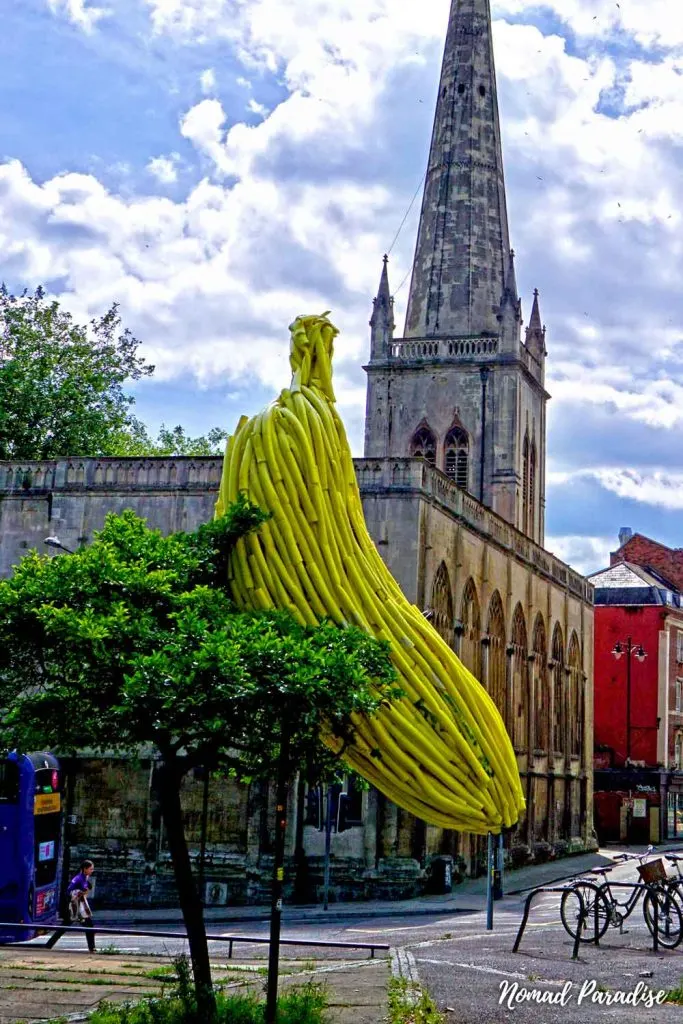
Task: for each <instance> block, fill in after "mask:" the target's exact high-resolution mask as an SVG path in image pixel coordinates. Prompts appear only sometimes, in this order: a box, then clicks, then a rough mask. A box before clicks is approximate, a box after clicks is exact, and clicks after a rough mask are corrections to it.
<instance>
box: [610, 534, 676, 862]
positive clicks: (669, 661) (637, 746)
mask: <svg viewBox="0 0 683 1024" xmlns="http://www.w3.org/2000/svg"><path fill="white" fill-rule="evenodd" d="M619 539H620V541H621V542H622V543H621V547H620V548H619V550H618V551H616V552H614V553H613V554H612V556H611V565H610V567H609V568H608V569H604V570H602V571H601V572H598V573H595V574H594V575H593V576H591V577H590V580H591V583H593V585H594V587H595V655H594V658H595V661H594V671H595V734H594V735H595V759H594V768H595V827H596V829H597V832H598V837H599V839H600V841H603V842H604V841H606V840H620V839H621V840H626V841H628V842H633V843H636V842H650V841H659V840H663V839H673V838H678V837H680V838H683V550H676V549H671V548H667V547H666V546H665V545H663V544H659V543H658V542H656V541H653V540H650V539H649V538H648V537H644V536H642V535H640V534H635V535H632V534H631V532H630V530H623V531H622V532H621V533H620V535H619Z"/></svg>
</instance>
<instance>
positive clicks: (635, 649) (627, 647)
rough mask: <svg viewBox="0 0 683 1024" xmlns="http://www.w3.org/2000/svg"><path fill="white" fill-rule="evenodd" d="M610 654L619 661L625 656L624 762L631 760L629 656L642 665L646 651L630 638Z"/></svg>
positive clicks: (619, 641)
mask: <svg viewBox="0 0 683 1024" xmlns="http://www.w3.org/2000/svg"><path fill="white" fill-rule="evenodd" d="M612 654H613V655H614V657H615V658H616V659H617V661H619V659H620V658H621V657H622V655H624V654H625V655H626V760H627V761H630V760H631V655H632V654H633V655H635V657H636V658H637V660H638V661H639V662H640V663H641V664H642V663H643V662H644V661H645V659H646V658H647V651H646V650H645V649H644V647H643V645H642V644H634V643H633V640H632V638H631V637H630V636H627V637H626V639H625V640H618V641H617V642H616V644H615V645H614V648H613V650H612Z"/></svg>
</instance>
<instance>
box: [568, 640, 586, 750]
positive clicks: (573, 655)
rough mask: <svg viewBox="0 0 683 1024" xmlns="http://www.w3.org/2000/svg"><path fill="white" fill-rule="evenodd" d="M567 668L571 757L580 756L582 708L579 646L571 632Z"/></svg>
mask: <svg viewBox="0 0 683 1024" xmlns="http://www.w3.org/2000/svg"><path fill="white" fill-rule="evenodd" d="M567 668H568V669H569V753H570V754H571V755H572V756H573V757H581V747H582V744H583V715H584V709H583V685H582V673H581V648H580V646H579V638H578V637H577V635H576V633H572V638H571V641H570V643H569V649H568V651H567Z"/></svg>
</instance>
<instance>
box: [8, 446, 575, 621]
mask: <svg viewBox="0 0 683 1024" xmlns="http://www.w3.org/2000/svg"><path fill="white" fill-rule="evenodd" d="M354 464H355V467H356V475H357V478H358V484H359V487H360V490H361V493H363V494H372V493H378V492H385V491H388V490H397V489H398V490H403V491H409V492H412V493H419V494H422V495H424V496H425V497H426V498H428V499H430V500H434V501H437V502H438V503H439V504H440V505H441V506H442V507H443V508H444V509H446V510H447V511H448V512H450V513H452V514H453V515H455V516H457V517H458V518H459V519H461V520H463V522H465V523H467V524H468V525H469V526H471V527H473V528H474V529H475V530H476V531H477V532H478V533H480V534H482V535H484V536H486V537H489V538H490V540H491V541H492V542H493V543H495V544H497V545H499V546H500V547H501V548H504V549H506V550H508V551H513V552H514V553H515V555H516V556H517V557H518V558H520V559H522V560H523V561H524V562H527V563H529V564H530V565H532V566H533V567H534V568H535V569H537V570H538V571H539V572H541V573H543V574H544V575H545V576H548V577H550V578H551V579H552V580H553V581H554V582H556V583H559V584H560V585H561V586H563V587H566V588H567V589H568V590H569V591H570V592H571V593H572V594H575V595H576V596H577V597H579V598H581V599H582V600H584V601H587V602H589V603H592V601H593V587H592V585H591V584H590V583H588V582H587V580H585V579H584V578H583V577H582V576H580V575H579V574H578V573H576V572H574V571H573V570H572V569H570V568H569V566H567V565H565V564H564V562H561V561H560V560H559V559H557V558H555V557H554V555H551V554H550V553H549V552H547V551H545V550H544V549H543V548H541V547H539V546H538V545H537V544H534V543H533V541H530V540H529V538H528V537H525V536H524V534H522V533H520V532H519V530H516V529H515V528H514V527H512V526H510V524H509V523H507V522H505V520H504V519H501V518H500V516H497V515H496V514H495V513H494V512H491V511H490V509H488V508H486V507H485V506H483V505H481V504H480V503H479V502H478V501H476V499H475V498H473V497H472V496H471V495H470V494H467V493H466V492H465V491H463V490H461V489H460V488H459V487H456V485H455V484H454V483H453V481H452V480H450V479H449V478H448V477H447V476H445V475H444V474H443V473H441V472H439V471H438V470H436V469H434V467H433V466H430V465H428V464H427V463H426V462H424V461H423V460H422V459H356V460H355V462H354ZM222 467H223V459H222V458H221V457H220V456H215V457H208V458H193V457H190V456H176V457H173V458H152V459H88V458H83V459H55V460H53V461H44V462H30V461H26V462H0V499H1V498H11V497H15V498H16V497H19V496H21V495H22V494H23V495H25V496H27V497H29V496H32V497H40V495H46V494H48V495H52V496H55V497H56V496H57V495H58V494H59V493H60V492H61V493H63V494H70V495H78V494H83V495H85V494H87V493H91V494H93V495H99V496H100V498H103V499H105V498H106V495H107V494H108V493H110V494H112V495H115V494H117V495H121V494H131V495H132V494H138V495H140V496H142V495H147V496H149V497H150V498H151V497H152V496H153V495H154V494H155V493H159V494H161V493H165V494H169V492H170V493H173V492H177V493H183V492H193V493H204V494H213V493H215V492H216V491H217V490H218V486H219V484H220V479H221V472H222ZM153 518H154V517H152V519H153ZM191 525H192V524H191V523H188V524H187V527H186V528H191Z"/></svg>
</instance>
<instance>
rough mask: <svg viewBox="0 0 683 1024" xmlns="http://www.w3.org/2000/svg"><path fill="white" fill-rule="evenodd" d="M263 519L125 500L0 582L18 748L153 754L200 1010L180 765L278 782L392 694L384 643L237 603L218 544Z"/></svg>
mask: <svg viewBox="0 0 683 1024" xmlns="http://www.w3.org/2000/svg"><path fill="white" fill-rule="evenodd" d="M263 519H264V516H263V514H262V513H261V512H260V511H259V510H258V509H255V508H254V507H253V506H250V505H249V504H248V503H247V502H246V501H241V502H239V503H237V504H236V505H234V506H233V507H232V508H231V509H230V510H229V512H228V514H227V515H226V516H224V517H223V518H222V519H221V520H218V521H216V522H213V523H210V524H208V525H206V526H202V527H201V528H200V529H199V530H198V531H196V532H195V533H192V534H174V535H172V536H170V537H163V536H162V535H161V534H160V533H159V532H158V531H155V530H150V529H148V528H147V526H146V525H145V523H144V521H143V520H141V519H139V518H138V517H136V516H135V515H134V514H133V513H132V512H130V511H128V512H124V513H123V514H121V515H119V516H115V515H110V516H108V518H107V520H106V523H105V526H104V529H103V530H102V531H101V532H100V533H99V534H98V535H97V536H96V539H95V541H94V543H93V544H92V545H91V546H90V547H89V548H85V549H82V550H79V551H78V552H77V553H75V554H72V555H68V556H58V557H53V558H50V557H49V556H46V555H39V554H37V553H36V552H31V553H29V554H28V555H27V556H26V557H25V558H24V559H23V560H22V561H21V563H20V564H19V565H18V566H17V568H16V570H15V573H14V575H13V576H12V577H11V578H10V579H7V580H3V581H0V707H5V709H6V710H5V712H4V713H3V725H4V732H5V733H6V735H7V738H8V739H9V742H11V743H12V744H13V745H16V746H18V747H19V748H20V749H24V750H27V749H40V748H48V749H55V750H59V751H63V752H66V751H69V752H71V751H77V750H78V749H82V748H84V747H91V748H94V749H95V750H103V749H109V750H111V749H114V750H120V751H122V752H131V751H135V750H137V749H139V748H140V746H141V745H143V744H152V745H153V746H154V747H155V748H156V750H157V751H158V753H159V755H160V759H161V771H160V792H159V796H160V802H161V808H162V814H163V817H164V822H165V825H166V831H167V836H168V843H169V849H170V853H171V856H172V860H173V866H174V871H175V878H176V883H177V888H178V894H179V899H180V904H181V908H182V911H183V916H184V920H185V925H186V928H187V933H188V941H189V946H190V955H191V958H192V964H193V970H194V976H195V984H196V986H197V998H198V1001H199V1003H200V1011H201V1013H200V1019H201V1020H202V1021H204V1020H205V1021H210V1020H211V1018H212V1015H213V1007H214V1001H213V995H212V990H211V974H210V967H209V957H208V948H207V941H206V932H205V928H204V919H203V913H202V908H201V904H200V903H199V901H198V899H197V892H196V888H195V884H194V880H193V876H192V867H191V863H190V858H189V854H188V849H187V844H186V840H185V834H184V831H183V819H182V813H181V804H180V783H181V780H182V777H183V775H184V774H185V773H186V772H187V771H188V770H190V769H191V768H193V767H196V766H200V765H201V766H203V767H204V768H206V769H207V770H210V771H216V770H219V771H223V772H229V773H231V774H232V775H233V776H234V777H236V778H238V779H242V780H245V779H249V778H256V777H260V778H272V777H273V776H274V775H275V774H278V773H279V777H280V781H282V779H285V780H286V779H287V778H289V777H291V775H292V774H293V773H294V772H295V771H296V770H297V768H299V767H300V766H302V765H306V764H308V763H310V762H317V763H319V764H323V765H325V764H327V765H328V766H329V765H330V764H332V762H333V761H334V757H333V755H332V754H331V752H330V751H329V750H328V749H327V747H325V746H324V745H323V744H322V743H321V740H320V733H321V729H323V728H324V729H325V730H327V731H329V732H331V733H332V734H334V735H335V736H337V737H339V738H340V741H341V751H340V752H341V754H343V748H344V745H345V744H346V743H348V742H349V740H351V738H352V736H353V724H352V717H351V716H352V714H353V713H357V712H360V713H364V714H373V713H374V712H375V711H376V710H377V708H378V707H379V706H380V705H381V703H382V702H384V701H386V700H389V699H392V698H393V697H394V696H395V695H397V694H398V691H397V690H395V689H394V687H393V685H392V684H393V679H394V672H393V669H392V667H391V664H390V661H389V658H388V652H387V648H386V646H385V645H384V644H382V643H379V642H377V641H375V640H374V639H372V638H371V637H370V636H368V635H367V634H365V633H363V632H361V631H359V630H357V629H354V628H349V629H344V630H342V629H339V628H338V627H336V626H334V625H332V624H322V625H321V626H319V627H317V628H315V629H314V628H310V627H302V626H300V625H298V624H297V623H296V622H295V621H294V620H293V619H292V618H291V617H290V616H288V615H285V614H282V613H260V614H254V613H240V612H238V611H236V609H235V608H234V606H232V605H231V603H230V601H229V598H228V595H227V593H226V589H225V585H226V580H227V567H228V559H229V553H230V550H231V548H232V546H233V545H234V543H235V541H236V539H237V538H239V537H240V536H243V535H244V534H245V533H247V532H249V531H250V530H253V529H256V528H258V526H259V525H260V523H261V522H262V521H263Z"/></svg>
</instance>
